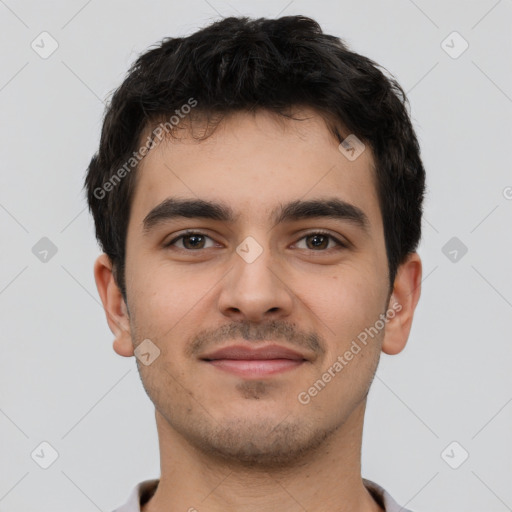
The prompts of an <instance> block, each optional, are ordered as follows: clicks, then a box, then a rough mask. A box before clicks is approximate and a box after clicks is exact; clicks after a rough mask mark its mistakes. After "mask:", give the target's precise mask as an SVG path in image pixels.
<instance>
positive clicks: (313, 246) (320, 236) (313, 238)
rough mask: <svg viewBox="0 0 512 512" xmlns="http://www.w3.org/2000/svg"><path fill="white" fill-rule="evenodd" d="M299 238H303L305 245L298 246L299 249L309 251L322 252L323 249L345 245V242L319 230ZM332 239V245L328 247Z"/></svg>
mask: <svg viewBox="0 0 512 512" xmlns="http://www.w3.org/2000/svg"><path fill="white" fill-rule="evenodd" d="M300 240H305V241H306V243H305V246H306V247H299V248H300V249H303V248H304V249H309V250H311V251H319V252H323V251H324V250H325V249H329V248H334V247H338V248H339V247H345V248H346V247H347V245H346V244H344V243H343V242H341V241H340V240H338V239H337V238H335V237H333V236H332V235H331V234H329V233H323V232H321V231H317V232H314V233H309V234H307V235H305V236H303V237H302V238H301V239H300ZM331 241H333V242H334V246H331V247H329V243H330V242H331Z"/></svg>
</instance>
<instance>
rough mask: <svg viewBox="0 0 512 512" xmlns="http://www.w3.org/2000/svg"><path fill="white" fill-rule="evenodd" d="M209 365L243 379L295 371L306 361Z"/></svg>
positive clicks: (215, 362) (227, 361)
mask: <svg viewBox="0 0 512 512" xmlns="http://www.w3.org/2000/svg"><path fill="white" fill-rule="evenodd" d="M205 361H206V362H207V363H208V364H210V365H212V366H214V367H215V368H218V369H219V370H223V371H226V372H229V373H234V374H236V375H239V376H241V377H263V376H265V375H275V374H278V373H283V372H286V371H289V370H293V369H295V368H297V367H299V366H301V365H302V364H303V363H305V362H306V360H305V359H213V360H205Z"/></svg>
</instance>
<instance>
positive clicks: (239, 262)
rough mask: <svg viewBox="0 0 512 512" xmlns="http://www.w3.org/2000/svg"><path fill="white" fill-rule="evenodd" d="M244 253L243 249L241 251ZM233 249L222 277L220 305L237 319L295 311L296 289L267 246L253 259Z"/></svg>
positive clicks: (253, 319)
mask: <svg viewBox="0 0 512 512" xmlns="http://www.w3.org/2000/svg"><path fill="white" fill-rule="evenodd" d="M240 254H242V253H240ZM240 254H239V253H236V252H234V253H233V267H232V270H231V271H230V272H228V274H227V275H226V277H225V279H224V280H223V281H222V283H223V284H222V290H221V292H220V294H219V299H218V307H219V310H220V311H221V313H222V314H223V315H225V316H226V317H228V318H230V319H231V320H234V321H243V320H245V321H250V322H264V321H268V320H271V319H273V320H276V319H279V318H286V317H287V316H289V315H290V314H291V312H292V307H293V303H294V296H293V292H292V290H291V289H290V285H289V283H288V282H287V279H286V276H285V275H284V272H283V268H282V265H279V264H278V262H277V261H276V260H275V258H273V257H272V254H271V252H270V249H269V248H268V246H267V247H265V248H264V249H263V251H262V252H261V254H260V255H259V256H258V257H257V258H256V259H255V260H254V261H251V258H248V259H244V258H243V257H242V256H240Z"/></svg>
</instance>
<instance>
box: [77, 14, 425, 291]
mask: <svg viewBox="0 0 512 512" xmlns="http://www.w3.org/2000/svg"><path fill="white" fill-rule="evenodd" d="M379 67H380V66H379V65H378V64H376V63H375V62H374V61H372V60H370V59H369V58H367V57H364V56H361V55H359V54H357V53H354V52H352V51H350V50H349V49H348V48H347V46H346V44H345V43H344V42H343V40H341V39H339V38H337V37H335V36H332V35H328V34H324V33H323V32H322V29H321V28H320V26H319V25H318V23H317V22H316V21H314V20H313V19H311V18H307V17H305V16H285V17H282V18H279V19H266V18H259V19H250V18H247V17H229V18H225V19H222V20H220V21H216V22H214V23H212V24H211V25H209V26H207V27H205V28H203V29H201V30H199V31H197V32H195V33H194V34H192V35H190V36H188V37H182V38H165V39H163V40H162V41H161V43H160V44H159V45H158V46H156V47H155V48H152V49H150V50H149V51H147V52H146V53H144V54H143V55H141V56H140V57H139V58H138V59H137V60H136V62H135V63H134V64H133V65H132V67H131V68H130V70H129V71H128V74H127V76H126V78H125V80H124V82H123V83H122V84H121V86H120V87H119V88H118V89H117V90H116V91H115V92H114V94H113V96H112V98H111V101H110V103H109V105H108V106H107V108H106V112H105V117H104V122H103V129H102V132H101V140H100V145H99V151H98V153H97V154H95V155H94V157H93V158H92V160H91V162H90V164H89V168H88V172H87V176H86V179H85V187H86V189H87V200H88V203H89V208H90V210H91V212H92V214H93V216H94V222H95V226H96V237H97V239H98V241H99V243H100V245H101V248H102V249H103V251H104V252H105V253H106V254H107V255H108V256H109V258H110V260H111V261H112V264H113V267H114V276H115V279H116V283H117V284H118V286H119V288H120V290H121V292H122V293H123V296H124V298H125V300H126V287H125V275H124V268H125V267H124V262H125V247H126V234H127V227H128V220H129V216H130V206H131V200H132V197H133V193H134V189H135V185H136V171H137V163H138V161H139V160H140V153H143V152H142V151H140V145H141V138H142V134H143V133H145V131H146V130H147V129H149V128H151V127H154V126H156V125H157V123H158V122H162V121H163V120H165V119H168V118H169V117H170V116H172V115H174V114H175V113H176V114H178V113H179V112H180V110H179V109H182V108H183V109H184V107H183V106H184V105H187V104H188V105H192V103H191V101H194V102H195V105H197V106H195V108H194V109H193V110H192V111H191V112H190V114H189V115H187V119H189V118H190V119H192V118H193V117H194V116H198V117H201V116H202V117H205V118H206V119H207V121H208V126H209V124H210V121H211V118H215V123H214V125H216V124H217V123H218V122H220V121H221V120H222V118H223V117H225V116H226V115H229V114H230V113H233V112H236V111H256V110H258V109H266V110H268V111H271V112H274V113H276V114H279V115H282V116H286V117H292V116H291V112H293V109H294V108H295V107H299V106H300V107H303V106H305V107H309V108H312V109H314V111H316V112H318V114H319V115H321V116H322V117H323V119H324V120H325V121H326V123H327V126H328V127H329V129H330V131H331V132H332V134H333V135H334V136H335V137H336V138H337V140H338V141H339V142H342V141H343V140H344V138H345V137H346V136H347V135H348V134H354V135H356V136H357V137H358V138H359V139H360V140H361V141H362V142H363V143H364V144H367V145H369V146H370V147H371V150H372V154H373V156H374V163H375V176H376V183H375V185H376V190H377V194H378V198H379V206H380V211H381V214H382V218H383V222H384V236H385V241H386V252H387V258H388V267H389V283H390V291H391V289H392V286H393V283H394V279H395V276H396V272H397V269H398V266H399V265H400V264H401V263H402V262H403V261H404V260H405V258H406V257H407V255H408V253H410V252H414V251H415V250H416V248H417V245H418V243H419V240H420V237H421V215H422V202H423V196H424V191H425V170H424V168H423V164H422V162H421V159H420V149H419V145H418V141H417V139H416V135H415V133H414V129H413V127H412V124H411V121H410V119H409V115H408V112H407V110H406V104H408V100H407V98H406V95H405V92H404V91H403V89H402V88H401V87H400V85H399V84H398V83H397V81H396V80H395V79H394V78H392V77H390V78H388V77H386V76H385V75H384V73H383V72H382V71H380V69H378V68H379ZM383 69H384V68H383ZM190 110H191V109H190V108H189V109H188V111H190ZM184 111H185V110H184ZM181 117H183V116H181ZM180 128H181V127H180ZM210 133H211V132H210ZM153 134H154V132H153ZM206 136H207V135H206V134H205V136H204V137H203V138H206ZM148 140H149V138H148ZM147 147H148V148H149V147H151V146H147ZM138 150H139V152H138V153H137V154H136V153H135V152H136V151H138ZM128 162H130V166H131V167H133V172H130V169H129V168H127V163H128ZM122 169H124V172H123V171H122ZM107 192H108V193H107Z"/></svg>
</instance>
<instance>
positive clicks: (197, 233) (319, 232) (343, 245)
mask: <svg viewBox="0 0 512 512" xmlns="http://www.w3.org/2000/svg"><path fill="white" fill-rule="evenodd" d="M313 235H322V236H326V237H328V238H330V239H331V240H333V241H334V242H336V244H337V245H338V248H343V249H348V244H347V243H344V242H342V241H341V240H340V239H339V238H336V237H335V236H333V235H332V234H331V233H329V232H328V231H324V230H322V229H318V230H315V231H311V232H309V233H306V234H304V235H303V236H302V237H301V238H299V240H298V241H300V240H303V239H304V238H307V237H309V236H313ZM189 236H202V237H206V238H209V239H210V240H213V239H212V238H211V237H210V236H208V235H207V234H205V233H202V232H200V231H187V232H186V233H182V234H181V235H179V236H177V237H176V238H173V239H172V240H171V241H170V242H168V243H166V244H165V245H164V248H170V247H172V245H173V244H174V243H175V242H177V241H178V240H181V239H183V238H185V237H189ZM178 249H179V250H181V251H187V252H199V251H200V250H201V249H197V250H194V249H185V248H181V247H178ZM331 249H334V248H333V247H331ZM309 250H310V251H312V252H327V251H328V250H329V249H323V250H319V251H315V250H314V249H309Z"/></svg>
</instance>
